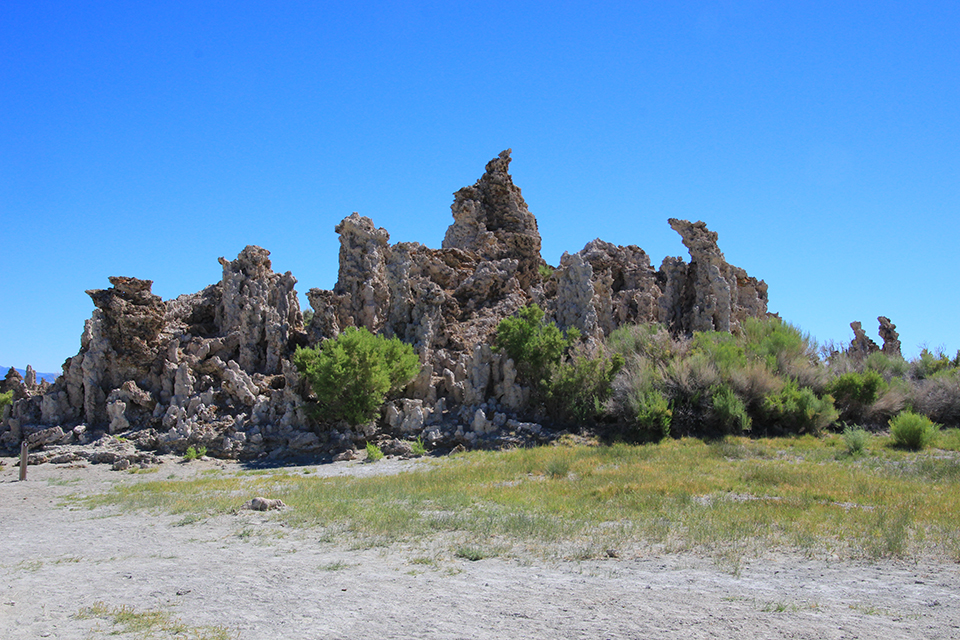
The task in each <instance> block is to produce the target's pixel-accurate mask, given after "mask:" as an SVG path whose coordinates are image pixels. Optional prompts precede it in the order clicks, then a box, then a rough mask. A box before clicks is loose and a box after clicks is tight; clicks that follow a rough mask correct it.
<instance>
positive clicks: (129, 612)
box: [76, 602, 239, 640]
mask: <svg viewBox="0 0 960 640" xmlns="http://www.w3.org/2000/svg"><path fill="white" fill-rule="evenodd" d="M76 617H77V618H78V619H80V620H88V619H100V620H106V621H107V622H110V623H111V624H112V625H113V626H114V627H116V629H115V630H113V631H110V632H109V635H120V634H123V633H130V634H136V637H137V638H158V637H159V638H168V637H171V636H172V637H176V638H184V639H185V640H187V639H189V640H229V639H231V638H237V637H239V633H238V632H235V631H231V630H230V629H228V628H227V627H224V626H216V627H208V626H203V627H196V626H191V625H187V624H184V623H183V622H182V621H181V620H179V619H178V618H175V617H174V616H172V615H171V614H169V613H167V612H166V611H138V610H136V609H134V608H133V607H128V606H121V607H110V606H108V605H106V604H104V603H103V602H95V603H94V604H93V606H90V607H85V608H83V609H81V610H80V611H79V612H78V613H77V614H76Z"/></svg>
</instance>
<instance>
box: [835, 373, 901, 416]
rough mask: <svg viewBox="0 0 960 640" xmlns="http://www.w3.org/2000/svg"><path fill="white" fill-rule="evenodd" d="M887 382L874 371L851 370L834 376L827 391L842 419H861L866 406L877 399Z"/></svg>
mask: <svg viewBox="0 0 960 640" xmlns="http://www.w3.org/2000/svg"><path fill="white" fill-rule="evenodd" d="M886 387H887V384H886V382H884V380H883V376H881V375H880V374H879V373H877V372H876V371H864V372H863V373H858V372H856V371H851V372H849V373H844V374H843V375H841V376H837V377H836V378H834V379H833V380H832V381H831V382H830V383H829V384H828V385H827V391H828V392H829V393H830V395H832V396H833V399H834V403H835V404H836V405H837V407H838V409H839V410H840V417H841V418H842V419H843V420H850V421H861V420H863V418H865V417H866V416H865V411H866V409H867V407H869V406H870V405H872V404H873V403H874V402H876V401H877V399H878V398H879V396H880V394H881V393H882V392H883V391H884V390H885V389H886Z"/></svg>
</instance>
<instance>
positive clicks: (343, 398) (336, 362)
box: [293, 327, 420, 425]
mask: <svg viewBox="0 0 960 640" xmlns="http://www.w3.org/2000/svg"><path fill="white" fill-rule="evenodd" d="M293 361H294V363H295V364H296V366H297V369H298V370H299V371H300V372H301V373H302V374H303V375H304V376H305V377H306V379H307V381H308V382H309V383H310V386H311V387H312V389H313V391H314V393H315V394H316V397H317V402H316V405H315V407H314V413H315V415H317V416H318V417H319V418H320V419H325V420H330V421H336V420H346V421H347V422H348V423H349V424H352V425H357V424H361V423H363V422H368V421H370V420H372V419H373V418H375V417H376V415H377V413H378V412H379V410H380V407H381V406H382V405H383V403H384V401H385V400H386V399H387V397H389V396H391V395H394V394H396V393H397V392H399V391H400V390H401V389H403V388H404V387H405V386H406V385H407V384H408V383H409V382H410V381H411V380H413V378H414V376H416V375H417V373H418V372H419V371H420V361H419V359H418V358H417V355H416V353H414V351H413V347H411V346H410V345H408V344H404V343H403V342H401V341H400V340H399V339H397V338H385V337H384V336H380V335H374V334H372V333H370V332H369V331H368V330H367V329H365V328H360V329H357V328H356V327H348V328H347V329H346V330H345V331H344V332H343V333H341V334H340V335H339V336H337V337H336V338H333V339H330V340H325V341H324V342H323V343H322V344H321V345H319V346H318V347H317V348H315V349H307V348H298V349H297V351H296V353H295V355H294V358H293Z"/></svg>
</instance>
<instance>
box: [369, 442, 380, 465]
mask: <svg viewBox="0 0 960 640" xmlns="http://www.w3.org/2000/svg"><path fill="white" fill-rule="evenodd" d="M367 460H369V461H370V462H376V461H377V460H383V451H381V450H380V447H378V446H377V445H375V444H373V443H372V442H368V443H367Z"/></svg>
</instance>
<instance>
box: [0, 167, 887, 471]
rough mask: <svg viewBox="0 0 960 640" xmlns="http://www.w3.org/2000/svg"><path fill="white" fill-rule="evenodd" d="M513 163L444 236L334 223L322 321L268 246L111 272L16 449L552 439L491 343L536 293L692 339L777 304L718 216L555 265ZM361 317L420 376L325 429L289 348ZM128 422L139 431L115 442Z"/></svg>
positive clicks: (492, 176)
mask: <svg viewBox="0 0 960 640" xmlns="http://www.w3.org/2000/svg"><path fill="white" fill-rule="evenodd" d="M509 165H510V152H509V150H508V151H504V152H503V153H501V154H500V155H499V156H498V157H497V158H495V159H493V160H492V161H490V162H489V163H488V164H487V166H486V171H485V172H484V174H483V176H482V177H481V178H480V179H479V180H478V181H477V182H476V183H475V184H474V185H473V186H470V187H465V188H463V189H461V190H459V191H457V192H456V193H455V194H454V202H453V205H452V206H451V211H452V214H453V224H452V225H451V226H450V227H449V228H448V230H447V232H446V235H445V237H444V240H443V246H442V247H441V248H440V249H430V248H428V247H425V246H422V245H420V244H419V243H415V242H401V243H397V244H390V235H389V233H387V231H386V230H384V229H381V228H378V227H376V226H375V225H374V223H373V221H372V220H370V219H369V218H367V217H363V216H360V215H359V214H356V213H354V214H352V215H350V216H348V217H347V218H345V219H344V220H343V221H342V222H341V223H340V224H338V225H337V226H336V228H335V231H336V232H337V233H338V234H339V235H340V268H339V273H338V277H337V282H336V284H335V286H334V287H333V289H332V290H322V289H310V290H309V292H308V293H307V298H308V300H309V301H310V305H311V307H312V308H313V311H314V314H313V318H312V321H311V322H310V324H309V326H304V325H303V319H302V318H303V316H302V315H301V312H300V307H299V303H298V300H297V295H296V291H295V289H294V286H295V285H296V279H295V278H294V277H293V276H292V275H291V274H290V273H289V272H288V273H285V274H278V273H275V272H274V271H273V270H272V269H271V264H270V259H269V255H270V253H269V252H268V251H267V250H266V249H262V248H260V247H255V246H248V247H246V248H245V249H243V251H241V252H240V254H239V255H238V256H237V258H236V260H232V261H230V260H226V259H224V258H220V264H221V265H222V267H223V276H222V279H221V280H220V282H218V283H216V284H213V285H210V286H208V287H207V288H206V289H204V290H203V291H200V292H198V293H194V294H189V295H183V296H180V297H178V298H176V299H174V300H168V301H163V300H161V299H160V298H159V297H158V296H156V295H154V294H153V293H151V286H152V282H151V281H150V280H140V279H137V278H129V277H113V278H110V284H111V285H112V286H111V287H110V288H109V289H104V290H92V291H88V294H89V295H90V297H91V298H92V299H93V302H94V305H95V307H96V308H95V310H94V312H93V315H92V317H91V318H90V319H89V320H88V321H87V322H86V326H85V327H84V332H83V337H82V339H81V349H80V353H78V354H77V355H76V356H74V357H72V358H69V359H68V360H67V361H66V362H65V363H64V365H63V375H62V376H60V377H59V378H58V379H57V381H56V383H55V384H53V385H52V386H49V385H48V386H47V388H40V387H36V386H33V387H29V386H28V385H26V384H25V383H24V382H23V381H21V380H18V378H19V376H14V375H12V374H8V376H7V379H6V380H5V381H4V383H3V384H4V385H5V386H4V388H7V387H9V388H11V389H14V390H15V394H16V398H17V400H16V402H15V403H14V405H13V407H12V408H11V410H10V411H9V414H8V415H7V417H6V418H5V419H4V421H3V423H2V426H0V445H3V446H6V447H8V448H14V447H16V446H18V445H19V443H20V441H21V440H23V439H25V438H26V439H28V441H30V442H32V443H34V445H35V446H47V447H50V446H53V445H56V446H60V447H69V446H79V447H81V449H79V450H70V451H67V452H60V453H56V454H53V453H51V454H50V455H51V456H54V457H56V458H57V459H67V458H70V459H75V458H76V456H81V457H83V456H87V458H88V459H91V458H90V456H92V455H94V454H93V453H90V449H89V446H90V445H96V443H101V444H100V445H96V446H101V448H102V447H103V446H107V445H104V444H103V442H107V443H108V444H109V442H110V441H112V442H113V444H112V445H109V446H108V447H107V448H108V449H109V451H110V455H106V454H103V455H100V454H97V455H100V458H97V459H98V460H99V459H101V458H102V459H103V460H107V459H109V461H110V462H111V464H114V465H119V466H120V467H122V466H124V465H129V464H143V463H144V458H143V457H142V455H141V454H139V453H136V452H132V451H128V450H127V449H125V448H124V447H127V448H129V447H130V446H132V445H131V444H130V443H134V444H135V445H136V447H137V448H138V449H140V450H159V451H169V452H178V453H182V452H183V451H185V450H186V448H187V447H188V446H190V445H202V446H205V447H207V451H208V452H209V453H210V454H211V455H216V456H220V457H233V458H236V457H243V458H250V457H259V456H267V455H269V456H282V455H287V454H318V453H323V452H331V453H333V452H338V451H344V450H347V451H349V450H351V449H352V448H353V447H354V446H356V444H358V443H362V442H364V441H365V440H367V439H370V438H373V437H375V436H376V437H389V436H391V435H393V436H396V437H398V438H401V439H402V438H414V437H422V438H423V441H424V442H426V443H430V444H432V445H433V446H447V447H454V446H467V447H470V446H502V445H505V444H523V443H527V442H536V441H543V440H544V439H546V438H549V437H550V433H549V431H548V430H546V429H544V428H543V427H542V426H541V425H540V424H538V423H537V422H536V421H535V420H536V419H537V418H538V417H539V414H538V408H537V407H531V406H530V403H529V398H530V391H529V390H528V389H526V388H525V387H523V386H522V385H521V384H519V382H518V380H517V370H516V367H515V366H514V363H513V362H512V361H511V360H509V359H507V358H505V357H504V356H502V355H500V354H498V353H495V352H494V351H493V350H492V349H491V346H490V345H491V343H492V341H493V336H494V334H495V331H496V327H497V324H498V323H499V322H500V321H501V320H502V319H503V318H506V317H508V316H510V315H511V314H513V313H515V312H516V311H517V310H518V309H520V308H521V307H523V306H524V305H527V304H530V303H537V304H539V305H540V306H541V307H542V308H544V309H545V311H546V312H547V314H548V317H549V318H551V319H553V320H555V321H556V322H557V323H558V324H559V325H560V326H561V327H563V328H567V327H577V328H579V329H580V330H581V331H582V332H583V334H584V335H585V337H587V338H588V339H592V340H599V339H602V338H603V336H605V335H607V334H609V333H610V332H611V331H613V330H615V329H616V328H617V327H619V326H621V325H623V324H626V323H635V322H661V323H663V324H665V325H666V326H667V327H669V329H670V330H671V331H672V332H674V333H676V334H686V333H692V332H694V331H706V330H718V331H735V330H736V329H737V328H738V326H739V323H740V322H741V321H742V320H743V319H744V318H747V317H751V316H756V317H760V316H763V315H765V314H766V307H767V287H766V284H765V283H764V282H763V281H760V280H757V279H755V278H751V277H749V276H748V275H747V274H746V273H745V272H744V271H743V270H742V269H739V268H737V267H734V266H732V265H730V264H728V263H727V262H726V260H725V259H724V256H723V253H722V252H721V251H720V250H719V248H718V247H717V234H716V233H714V232H711V231H709V230H708V229H707V227H706V225H705V224H704V223H702V222H697V223H691V222H687V221H683V220H670V225H671V227H673V228H674V229H675V230H676V231H677V232H678V233H679V234H680V236H681V238H682V240H683V243H684V245H685V246H686V247H687V248H688V250H689V251H690V258H691V261H690V263H686V262H684V260H683V259H681V258H670V257H668V258H666V259H664V261H663V263H662V264H661V266H660V268H659V270H654V269H653V268H652V267H651V264H650V259H649V257H648V256H647V254H646V253H644V251H643V250H642V249H640V248H639V247H636V246H633V245H630V246H626V247H624V246H616V245H613V244H610V243H608V242H603V241H602V240H593V241H591V242H589V243H587V245H586V246H585V247H584V248H583V249H582V250H581V251H579V252H578V253H576V254H572V255H571V254H566V253H565V254H564V255H563V257H562V258H561V261H560V265H559V267H558V268H557V269H555V270H553V271H552V272H551V270H550V269H548V268H546V263H545V262H544V261H543V259H542V258H541V257H540V234H539V231H538V229H537V221H536V219H535V218H534V217H533V215H532V214H531V213H530V211H529V210H528V208H527V204H526V202H525V201H524V199H523V196H522V195H521V193H520V189H519V188H518V187H516V186H515V185H514V184H513V180H512V178H511V177H510V174H509V173H508V168H509ZM349 326H358V327H366V328H367V329H369V330H370V331H372V332H375V333H382V334H385V335H387V336H397V337H399V338H400V339H401V340H403V341H405V342H407V343H410V344H412V345H413V346H414V347H415V349H416V350H417V352H418V354H419V356H420V361H421V372H420V375H419V376H418V377H417V378H416V379H415V380H414V381H413V382H412V383H411V384H410V385H409V387H408V388H407V389H406V392H405V393H404V397H403V398H401V399H398V400H396V401H393V402H391V403H388V405H387V406H386V407H385V408H384V411H383V414H382V418H381V420H380V421H379V422H378V423H373V424H368V425H361V426H358V427H351V426H349V425H347V424H345V423H339V424H316V423H314V422H312V421H311V419H310V418H309V417H308V416H307V415H306V413H305V412H304V410H303V407H304V405H305V404H306V403H307V402H308V400H309V397H310V394H311V391H310V389H309V388H308V387H307V385H306V384H305V383H304V382H303V381H302V380H301V379H300V377H299V375H298V374H297V371H296V368H295V367H294V366H293V365H292V363H291V357H292V355H293V353H294V351H295V349H296V347H297V346H306V345H316V344H318V343H320V342H322V341H323V340H325V339H329V338H333V337H335V336H336V335H338V334H339V333H340V332H341V331H342V330H343V329H344V328H346V327H349ZM891 327H892V325H891ZM14 373H15V372H14ZM120 433H123V434H124V435H125V440H124V441H116V440H111V439H109V438H106V439H104V438H103V435H104V434H120ZM118 442H120V443H122V446H121V444H118ZM84 446H87V448H86V449H83V448H82V447H84ZM111 447H112V448H111ZM407 448H409V447H407ZM401 450H405V449H403V447H400V448H398V451H401ZM100 453H101V454H102V453H103V451H101V452H100ZM34 455H37V456H40V455H41V454H34ZM398 455H399V454H398ZM138 456H139V457H138ZM38 459H39V458H38Z"/></svg>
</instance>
